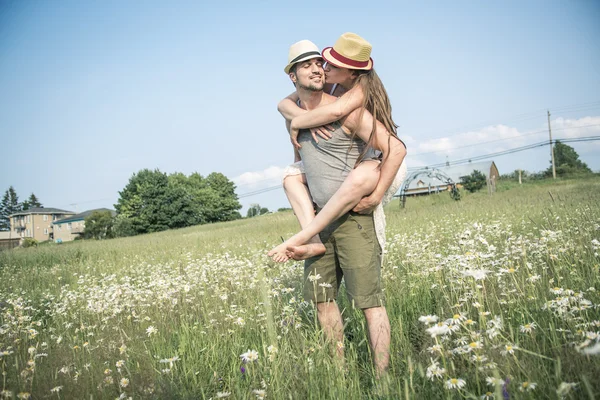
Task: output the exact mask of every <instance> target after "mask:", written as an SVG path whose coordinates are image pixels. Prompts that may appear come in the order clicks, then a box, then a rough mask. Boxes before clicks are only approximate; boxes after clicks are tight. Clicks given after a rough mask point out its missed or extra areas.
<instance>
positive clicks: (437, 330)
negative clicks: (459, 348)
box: [427, 322, 451, 338]
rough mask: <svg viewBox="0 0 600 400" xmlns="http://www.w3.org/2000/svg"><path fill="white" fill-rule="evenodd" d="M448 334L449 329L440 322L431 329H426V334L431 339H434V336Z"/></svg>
mask: <svg viewBox="0 0 600 400" xmlns="http://www.w3.org/2000/svg"><path fill="white" fill-rule="evenodd" d="M450 332H451V331H450V327H449V326H448V325H446V324H443V323H441V322H440V323H438V324H437V325H433V326H432V327H431V328H428V329H427V333H429V334H430V335H431V337H432V338H434V337H436V336H441V335H447V334H449V333H450Z"/></svg>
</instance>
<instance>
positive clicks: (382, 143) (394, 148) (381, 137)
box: [344, 109, 406, 212]
mask: <svg viewBox="0 0 600 400" xmlns="http://www.w3.org/2000/svg"><path fill="white" fill-rule="evenodd" d="M360 111H361V110H360V109H358V110H355V111H353V112H352V113H350V115H348V118H346V121H345V123H344V125H346V126H347V127H348V128H350V129H351V130H354V129H356V134H357V136H358V137H360V138H361V139H362V140H363V141H364V142H365V143H367V142H368V140H369V135H370V134H371V130H372V129H373V116H372V115H371V113H370V112H368V111H367V110H364V112H363V116H362V120H360V121H359V120H358V118H359V116H360ZM374 135H375V140H374V147H375V149H377V150H379V151H381V152H382V154H383V160H384V161H383V165H382V166H381V171H380V175H379V181H378V182H377V186H376V187H375V190H373V193H371V194H370V195H369V196H366V197H364V198H363V199H362V200H361V201H360V203H358V205H357V206H356V207H355V208H354V211H356V212H361V211H365V210H366V211H371V209H372V208H374V207H375V206H377V204H379V203H381V200H382V199H383V195H384V194H385V192H386V190H387V189H388V188H389V187H390V185H391V184H392V182H393V181H394V178H395V177H396V174H397V173H398V168H400V165H401V164H402V161H404V157H405V156H406V148H405V147H404V145H403V144H402V142H401V141H400V140H399V139H397V138H396V137H394V136H392V135H391V134H390V133H389V132H388V130H387V129H385V127H384V126H383V124H381V123H380V122H379V121H376V128H375V132H374Z"/></svg>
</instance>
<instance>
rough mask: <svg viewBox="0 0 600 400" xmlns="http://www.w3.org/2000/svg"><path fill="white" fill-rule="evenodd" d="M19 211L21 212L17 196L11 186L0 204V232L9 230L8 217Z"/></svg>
mask: <svg viewBox="0 0 600 400" xmlns="http://www.w3.org/2000/svg"><path fill="white" fill-rule="evenodd" d="M19 211H21V205H20V204H19V196H17V192H16V191H15V188H14V187H12V186H11V187H9V188H8V189H7V190H6V192H4V196H3V197H2V203H1V204H0V231H8V230H10V215H12V214H14V213H16V212H19Z"/></svg>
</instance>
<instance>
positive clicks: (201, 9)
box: [0, 0, 600, 211]
mask: <svg viewBox="0 0 600 400" xmlns="http://www.w3.org/2000/svg"><path fill="white" fill-rule="evenodd" d="M203 3H204V2H193V1H190V2H179V1H175V2H153V1H143V2H142V1H130V2H121V1H102V2H80V1H57V2H34V1H7V0H0V88H1V90H0V135H1V137H2V143H3V146H2V147H3V150H4V151H2V155H3V156H2V168H1V169H0V190H2V192H4V191H5V190H6V189H7V188H8V186H10V185H13V186H14V187H15V189H16V190H17V193H18V194H19V196H20V197H21V199H25V198H26V197H28V196H29V194H30V193H31V192H34V193H35V194H36V195H37V196H38V197H39V198H40V200H41V201H42V203H43V204H44V205H45V206H47V207H59V208H65V209H69V210H74V211H75V210H77V211H84V210H86V209H90V208H98V207H110V208H112V205H113V204H114V203H116V201H117V199H118V191H119V190H122V189H123V187H124V186H125V185H126V183H127V181H128V180H129V178H130V176H131V175H132V174H133V173H135V172H137V171H139V170H140V169H143V168H151V169H154V168H159V169H160V170H162V171H164V172H168V173H172V172H183V173H186V174H190V173H192V172H194V171H197V172H199V173H201V174H203V175H208V174H209V173H211V172H214V171H217V172H221V173H223V174H225V175H227V176H228V177H229V178H230V179H232V180H234V181H235V182H236V183H237V185H238V189H237V192H238V194H240V195H243V194H244V193H249V192H253V191H256V190H260V189H263V188H270V187H274V186H276V185H278V184H279V183H280V177H281V173H282V171H283V168H284V167H285V166H286V165H287V164H288V163H289V162H290V161H292V149H291V145H290V144H289V140H288V137H287V134H286V131H285V129H284V125H283V120H282V118H281V117H280V115H279V114H278V113H277V111H276V104H277V102H278V100H279V99H281V98H283V97H284V96H285V95H287V94H288V93H289V92H291V90H292V89H293V87H292V85H291V84H290V82H289V79H288V77H287V76H286V75H285V74H284V73H283V67H284V66H285V64H286V63H287V52H288V48H289V46H290V45H291V44H292V43H294V42H296V41H298V40H301V39H310V40H312V41H313V42H315V43H316V44H317V45H318V46H319V47H325V46H330V45H332V44H333V43H334V42H335V40H336V39H337V37H338V36H339V35H341V34H342V33H344V32H348V31H351V32H355V33H358V34H360V35H361V36H363V37H365V38H366V39H367V40H369V41H370V42H371V43H372V45H373V53H372V56H373V59H374V60H375V68H376V70H377V72H378V73H379V75H380V77H381V79H382V81H383V82H384V84H385V86H386V89H387V91H388V94H389V96H390V99H391V101H392V105H393V110H394V111H393V112H394V119H395V121H396V123H398V124H399V125H400V128H399V135H400V136H401V137H402V138H403V139H405V141H406V142H407V144H408V150H409V155H408V158H407V163H408V165H409V167H416V166H422V165H428V164H432V163H438V162H444V161H446V159H448V160H450V161H452V160H453V159H459V158H465V157H473V156H477V155H481V154H487V153H492V152H495V151H499V150H505V149H510V148H514V147H519V146H523V145H526V144H530V143H536V142H540V141H542V140H545V139H547V138H548V135H547V133H546V132H545V131H546V130H547V116H546V110H547V109H549V110H550V112H551V113H552V116H551V120H552V127H553V133H554V137H555V138H564V137H583V136H595V135H599V134H600V40H598V39H599V38H600V23H598V21H600V3H598V2H597V1H591V0H590V1H585V0H582V1H577V2H575V1H569V2H567V1H525V2H523V1H520V2H518V1H502V2H482V1H453V2H446V1H438V2H435V1H423V2H408V1H407V2H398V1H394V2H377V1H372V2H369V3H365V2H353V1H346V2H344V3H343V4H342V3H336V4H333V2H322V3H318V4H317V3H311V4H309V3H302V2H285V3H284V2H275V1H256V2H245V1H244V2H242V1H240V2H237V1H221V2H219V4H218V5H217V2H214V3H206V4H203ZM536 132H539V133H536ZM490 141H494V142H492V143H488V142H490ZM479 143H483V144H479ZM471 145H472V146H471ZM5 146H6V147H5ZM464 146H471V147H464ZM457 147H461V148H459V149H456V148H457ZM573 147H575V149H576V150H577V151H578V152H579V154H580V156H581V158H582V159H583V161H585V162H587V163H588V165H590V167H591V168H592V169H594V170H596V171H598V170H600V157H599V155H600V142H585V143H578V144H573ZM548 160H549V149H548V148H547V147H545V148H540V149H537V150H529V151H527V152H521V153H516V154H514V155H512V156H502V157H498V158H495V159H494V161H495V162H496V164H497V166H498V168H499V170H500V172H501V173H505V172H510V171H512V170H515V169H517V168H522V169H526V170H529V171H539V170H542V169H545V168H547V166H548ZM241 202H242V204H243V205H244V210H245V209H246V208H247V206H248V205H249V204H250V203H260V204H261V205H262V206H266V207H269V208H270V209H277V208H278V207H284V206H287V201H286V199H285V196H284V194H283V192H282V190H281V189H276V190H272V191H268V192H265V193H263V194H260V195H255V196H248V197H242V198H241Z"/></svg>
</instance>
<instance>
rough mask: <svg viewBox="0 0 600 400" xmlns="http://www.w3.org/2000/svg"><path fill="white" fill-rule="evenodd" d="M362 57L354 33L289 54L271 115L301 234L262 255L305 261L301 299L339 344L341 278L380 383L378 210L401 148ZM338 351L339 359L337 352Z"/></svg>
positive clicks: (385, 325) (384, 335) (383, 332)
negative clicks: (285, 83) (286, 92)
mask: <svg viewBox="0 0 600 400" xmlns="http://www.w3.org/2000/svg"><path fill="white" fill-rule="evenodd" d="M370 55H371V45H370V44H369V43H368V42H367V41H366V40H364V39H363V38H361V37H360V36H358V35H356V34H353V33H345V34H344V35H342V36H341V37H340V38H339V39H338V41H337V42H336V43H335V45H334V46H333V47H328V48H325V49H324V50H323V52H322V53H321V52H320V51H319V49H318V47H317V46H316V45H314V44H313V43H312V42H310V41H308V40H303V41H300V42H298V43H295V44H294V45H292V46H291V47H290V52H289V56H288V65H287V66H286V67H285V69H284V71H285V72H286V73H287V74H288V75H289V77H290V79H291V80H292V82H293V83H294V86H295V87H296V91H295V92H294V93H293V94H291V95H290V96H288V97H287V98H286V99H284V100H283V101H281V102H280V104H279V107H278V109H279V111H280V112H281V114H282V115H283V116H284V117H285V119H286V123H287V127H288V130H289V132H290V136H291V140H292V143H293V144H294V149H295V152H294V154H295V161H296V163H295V164H293V166H292V167H291V168H288V170H287V171H286V176H285V177H284V189H285V192H286V195H287V196H288V199H289V201H290V204H291V205H292V208H293V209H294V212H295V213H296V216H297V217H298V220H299V222H300V224H301V226H302V231H301V232H299V233H298V234H296V235H294V236H293V237H291V238H290V239H288V240H287V241H286V242H284V243H282V244H281V245H279V246H277V247H276V248H274V249H273V250H271V251H270V252H269V253H268V254H269V256H270V257H272V258H273V260H275V261H277V262H285V261H287V260H288V259H290V258H293V259H296V260H301V259H305V260H306V262H305V267H304V298H305V300H307V301H314V302H315V303H317V315H318V319H319V322H320V324H321V326H322V328H323V330H324V332H325V335H326V336H327V338H328V339H329V340H331V341H333V342H337V343H338V344H343V322H342V317H341V314H340V311H339V308H338V306H337V303H336V302H335V301H334V300H335V298H336V296H337V291H338V288H339V286H340V283H341V279H342V277H344V280H345V283H346V291H347V294H348V297H349V300H350V301H351V303H352V304H353V305H354V306H355V307H358V308H360V309H362V310H363V312H364V314H365V317H366V320H367V325H368V330H369V343H370V345H371V349H372V351H373V357H374V364H375V369H376V372H377V375H378V376H381V374H382V373H383V372H384V371H385V370H386V369H387V366H388V363H389V343H390V324H389V319H388V316H387V312H386V310H385V308H384V307H383V292H382V284H381V274H380V268H381V255H382V249H383V243H384V240H385V232H384V229H385V217H384V215H383V209H382V206H381V204H380V203H381V202H382V200H384V197H387V200H389V199H390V198H391V196H392V195H393V194H394V192H395V191H396V190H397V189H398V187H399V185H400V183H401V180H402V179H403V174H402V170H403V171H404V173H405V170H406V168H405V167H403V168H402V170H401V173H398V170H399V168H400V167H401V165H402V161H403V160H404V156H405V155H406V148H405V146H404V143H403V142H402V141H400V139H398V137H397V135H396V125H395V124H394V122H393V120H392V116H391V106H390V102H389V99H388V96H387V93H386V91H385V89H384V87H383V84H382V83H381V81H380V80H379V77H378V76H377V74H376V73H375V70H373V60H372V59H371V57H370ZM324 61H325V62H324ZM325 91H326V92H327V93H326V92H325ZM336 96H341V97H339V98H338V97H336ZM300 159H301V160H302V161H301V162H300ZM390 186H392V188H390ZM388 188H390V190H388ZM313 202H314V204H315V205H316V209H317V213H316V215H315V206H314V205H313ZM373 209H375V210H376V211H375V212H374V213H373ZM374 214H375V215H376V216H377V215H378V216H379V217H377V218H376V219H377V221H376V222H374ZM376 231H379V234H378V233H377V232H376ZM319 233H320V236H319ZM337 349H338V353H339V355H340V356H342V355H343V346H341V345H340V346H337Z"/></svg>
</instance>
